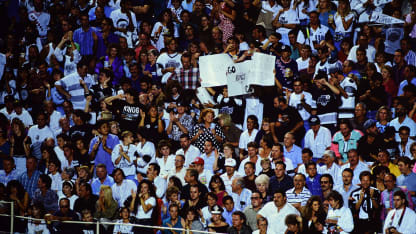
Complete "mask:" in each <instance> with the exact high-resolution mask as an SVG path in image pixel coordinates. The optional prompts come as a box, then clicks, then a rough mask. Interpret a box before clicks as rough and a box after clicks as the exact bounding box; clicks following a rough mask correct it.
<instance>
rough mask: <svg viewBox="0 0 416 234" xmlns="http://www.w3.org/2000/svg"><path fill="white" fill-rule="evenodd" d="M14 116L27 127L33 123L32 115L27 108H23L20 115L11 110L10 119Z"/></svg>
mask: <svg viewBox="0 0 416 234" xmlns="http://www.w3.org/2000/svg"><path fill="white" fill-rule="evenodd" d="M14 118H18V119H20V120H21V121H22V122H23V124H24V125H25V127H27V128H28V127H30V126H32V125H33V119H32V116H31V115H30V114H29V112H28V111H27V110H25V108H23V110H22V113H21V114H20V115H18V114H17V113H16V112H13V113H12V114H11V116H10V119H11V120H13V119H14Z"/></svg>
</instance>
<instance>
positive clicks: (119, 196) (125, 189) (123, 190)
mask: <svg viewBox="0 0 416 234" xmlns="http://www.w3.org/2000/svg"><path fill="white" fill-rule="evenodd" d="M111 190H112V191H113V198H114V200H116V201H117V203H118V206H119V207H123V206H124V202H125V201H126V199H127V198H128V197H129V196H130V195H131V190H134V192H136V191H137V185H136V183H134V182H133V181H132V180H128V179H125V180H123V182H122V183H121V185H120V186H119V185H117V183H114V184H113V185H112V186H111Z"/></svg>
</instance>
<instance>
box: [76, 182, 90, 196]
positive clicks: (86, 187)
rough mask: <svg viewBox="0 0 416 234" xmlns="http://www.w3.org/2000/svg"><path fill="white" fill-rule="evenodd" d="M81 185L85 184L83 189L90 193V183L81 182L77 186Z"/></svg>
mask: <svg viewBox="0 0 416 234" xmlns="http://www.w3.org/2000/svg"><path fill="white" fill-rule="evenodd" d="M81 186H85V190H87V191H88V192H89V193H90V194H91V195H92V187H91V184H89V183H87V182H83V183H81V185H80V186H79V187H81Z"/></svg>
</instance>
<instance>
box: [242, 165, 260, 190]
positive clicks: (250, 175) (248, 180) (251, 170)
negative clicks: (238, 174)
mask: <svg viewBox="0 0 416 234" xmlns="http://www.w3.org/2000/svg"><path fill="white" fill-rule="evenodd" d="M244 172H245V173H246V176H244V177H243V179H244V184H245V187H246V188H247V189H249V190H251V191H252V192H253V191H255V190H256V189H257V188H256V183H255V182H254V181H255V180H256V174H255V172H256V168H255V164H254V163H252V162H246V165H244Z"/></svg>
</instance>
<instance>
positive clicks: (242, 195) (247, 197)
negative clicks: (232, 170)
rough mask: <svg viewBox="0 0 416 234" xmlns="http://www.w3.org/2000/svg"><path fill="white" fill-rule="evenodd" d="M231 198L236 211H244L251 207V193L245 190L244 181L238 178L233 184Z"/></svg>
mask: <svg viewBox="0 0 416 234" xmlns="http://www.w3.org/2000/svg"><path fill="white" fill-rule="evenodd" d="M231 188H232V193H231V196H232V198H233V201H234V202H235V204H236V206H235V208H236V210H239V211H243V210H244V209H245V208H246V207H248V206H249V205H251V191H250V190H249V189H246V188H245V184H244V179H243V178H242V177H237V178H235V179H234V180H233V183H232V184H231Z"/></svg>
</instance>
